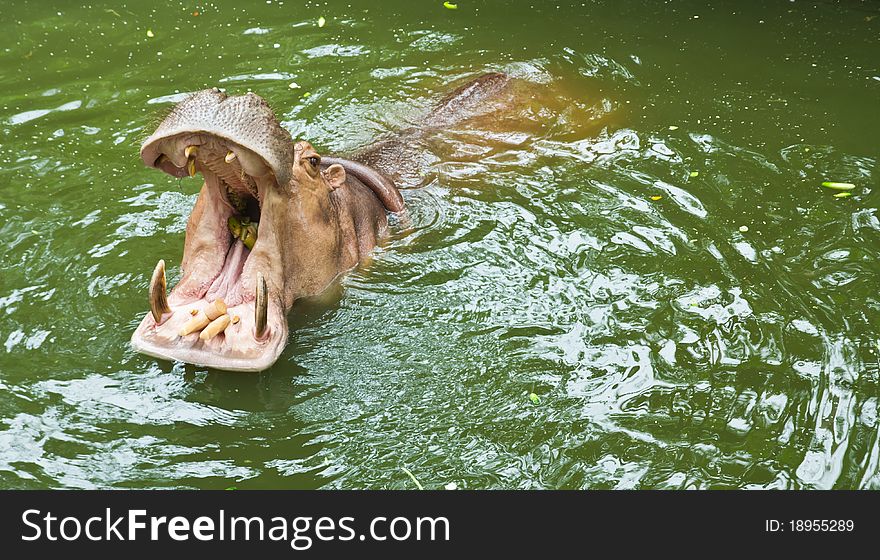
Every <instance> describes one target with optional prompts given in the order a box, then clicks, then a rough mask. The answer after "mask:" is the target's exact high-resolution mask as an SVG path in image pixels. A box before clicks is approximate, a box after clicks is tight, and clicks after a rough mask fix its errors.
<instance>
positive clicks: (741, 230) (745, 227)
mask: <svg viewBox="0 0 880 560" xmlns="http://www.w3.org/2000/svg"><path fill="white" fill-rule="evenodd" d="M739 231H740V232H742V233H746V232H747V231H749V226H739Z"/></svg>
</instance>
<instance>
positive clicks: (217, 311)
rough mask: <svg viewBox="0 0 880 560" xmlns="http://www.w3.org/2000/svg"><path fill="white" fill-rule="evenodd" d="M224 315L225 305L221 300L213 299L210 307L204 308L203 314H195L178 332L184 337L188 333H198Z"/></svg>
mask: <svg viewBox="0 0 880 560" xmlns="http://www.w3.org/2000/svg"><path fill="white" fill-rule="evenodd" d="M225 314H226V303H225V302H224V301H223V299H222V298H217V299H215V300H214V301H213V302H212V303H211V305H209V306H208V307H206V308H205V310H204V311H203V312H200V313H198V314H196V315H195V316H194V317H193V318H192V319H190V320H189V321H187V322H186V323H185V324H184V325H183V326H182V327H181V328H180V331H178V333H177V334H179V335H180V336H186V335H188V334H190V333H194V332H196V331H200V330H202V329H204V328H205V327H207V326H208V323H210V322H211V321H213V320H214V319H216V318H217V317H220V316H221V315H225Z"/></svg>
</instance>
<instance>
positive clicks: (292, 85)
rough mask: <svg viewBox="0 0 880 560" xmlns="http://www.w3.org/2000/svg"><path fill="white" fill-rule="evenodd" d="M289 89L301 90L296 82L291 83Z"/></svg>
mask: <svg viewBox="0 0 880 560" xmlns="http://www.w3.org/2000/svg"><path fill="white" fill-rule="evenodd" d="M287 87H289V88H290V89H299V88H300V85H299V84H298V83H296V82H290V83H289V84H288V85H287Z"/></svg>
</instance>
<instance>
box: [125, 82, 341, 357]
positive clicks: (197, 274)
mask: <svg viewBox="0 0 880 560" xmlns="http://www.w3.org/2000/svg"><path fill="white" fill-rule="evenodd" d="M141 157H142V159H143V161H144V163H145V164H146V165H148V166H151V167H155V168H157V169H159V170H161V171H164V172H166V173H168V174H170V175H172V176H174V177H187V176H193V175H195V174H196V173H201V174H202V175H203V176H204V179H205V182H204V185H203V186H202V189H201V192H200V193H199V197H198V200H197V201H196V204H195V207H194V208H193V211H192V214H191V215H190V217H189V221H188V223H187V227H186V241H185V245H184V252H183V260H182V262H181V268H182V269H183V276H182V278H181V279H180V282H179V283H178V284H177V286H175V288H174V289H173V290H172V291H171V293H170V294H168V295H166V293H165V265H164V262H163V261H160V262H159V264H158V265H157V266H156V268H155V270H154V273H153V277H152V280H151V283H150V308H151V310H150V313H148V314H147V315H146V316H145V317H144V319H143V321H142V322H141V324H140V325H139V326H138V328H137V329H136V331H135V333H134V335H133V336H132V344H133V346H134V347H135V349H137V350H138V351H140V352H143V353H145V354H149V355H152V356H156V357H159V358H164V359H171V360H180V361H184V362H189V363H193V364H198V365H203V366H208V367H214V368H218V369H224V370H233V371H236V370H237V371H260V370H263V369H266V368H268V367H269V366H270V365H272V364H273V363H274V362H275V361H276V360H277V358H278V356H279V355H280V353H281V351H282V350H283V348H284V346H285V344H286V342H287V334H288V332H287V317H286V316H287V311H288V310H289V309H290V308H291V306H292V305H293V302H294V300H295V299H297V298H298V297H301V296H303V295H311V294H314V293H318V292H320V291H321V290H322V289H323V287H325V286H326V285H327V284H328V283H329V282H330V281H332V279H333V278H334V277H335V276H336V275H337V274H338V273H339V270H340V265H339V261H340V256H339V255H340V252H341V251H343V250H344V247H342V245H341V242H340V235H339V231H338V224H337V223H336V222H337V221H338V220H336V218H335V216H336V210H335V208H334V206H335V205H334V202H333V200H331V199H332V197H331V193H332V191H333V190H334V189H336V188H338V187H339V186H341V185H343V184H344V183H345V181H346V172H345V169H344V168H343V167H342V166H341V165H339V164H333V165H329V166H327V165H326V163H325V164H323V165H322V162H321V157H320V156H319V155H318V154H317V153H316V152H315V150H314V149H313V148H312V147H311V146H310V145H309V144H308V143H307V142H298V143H296V144H294V143H293V141H292V138H291V136H290V134H289V133H288V132H287V131H286V130H284V129H283V128H282V127H281V125H280V124H279V122H278V120H277V119H276V118H275V115H274V113H273V112H272V110H271V109H270V108H269V106H268V105H267V104H266V102H265V101H264V100H263V99H262V98H260V97H259V96H257V95H255V94H251V93H249V94H247V95H241V96H227V95H226V94H224V93H222V92H221V91H219V90H218V89H211V90H205V91H201V92H198V93H196V94H193V95H191V96H189V97H188V98H186V99H185V100H183V101H181V102H180V103H179V104H178V105H177V106H176V107H174V109H173V110H172V111H171V112H170V114H169V115H168V116H167V117H166V118H165V119H164V120H163V121H162V122H161V124H160V125H159V127H158V128H157V129H156V131H155V132H154V133H153V134H152V135H151V136H150V137H149V138H147V140H146V141H145V142H144V143H143V145H142V147H141ZM349 266H350V265H349Z"/></svg>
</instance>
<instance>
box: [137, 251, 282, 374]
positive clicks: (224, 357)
mask: <svg viewBox="0 0 880 560" xmlns="http://www.w3.org/2000/svg"><path fill="white" fill-rule="evenodd" d="M250 254H251V253H250V251H248V250H247V249H246V248H245V247H244V245H243V244H242V242H241V241H237V240H233V241H232V243H231V245H230V247H229V249H228V251H227V254H226V257H225V260H224V262H223V266H222V268H221V271H220V273H219V275H218V276H217V277H216V278H215V279H214V280H213V281H212V282H211V283H210V285H209V286H208V288H207V289H204V288H203V289H202V290H199V292H197V293H195V294H193V293H189V294H187V292H188V290H186V289H184V290H180V289H179V288H181V287H180V286H178V287H177V288H175V290H173V291H172V292H171V294H170V296H169V298H168V304H169V307H170V313H165V314H163V315H162V318H161V320H160V321H159V322H158V323H157V322H156V320H155V318H154V316H153V314H152V313H147V314H146V316H145V317H144V319H143V320H142V321H141V323H140V325H139V326H138V328H137V329H136V330H135V332H134V334H133V335H132V338H131V344H132V346H133V347H134V349H135V350H137V351H138V352H141V353H143V354H147V355H149V356H153V357H156V358H160V359H165V360H172V361H181V362H186V363H190V364H194V365H198V366H205V367H210V368H215V369H222V370H228V371H251V372H255V371H262V370H265V369H268V368H269V367H270V366H272V364H274V363H275V361H276V360H277V359H278V357H279V355H280V354H281V352H282V350H283V349H284V346H285V344H286V342H287V320H286V317H285V313H284V311H283V310H282V309H281V308H280V306H279V304H278V303H277V300H271V299H270V301H269V302H268V310H267V316H266V320H267V328H266V330H265V332H263V333H262V335H261V336H259V337H258V336H257V334H256V328H255V325H256V314H255V309H256V302H255V293H254V291H253V290H251V291H250V292H249V293H245V291H244V289H243V286H242V272H243V269H244V268H245V264H246V263H247V260H248V258H249V257H250ZM217 299H223V300H224V303H225V304H226V306H227V309H226V315H228V317H229V318H230V323H229V324H228V325H227V326H226V328H225V329H224V330H223V331H221V332H219V333H218V334H216V335H215V336H213V337H211V338H202V337H200V334H201V331H202V328H199V329H198V330H195V331H194V332H191V333H189V334H186V335H181V334H180V333H181V331H182V329H183V327H184V325H186V324H187V323H188V322H190V321H191V320H192V319H193V317H194V316H203V314H204V313H205V310H206V309H207V308H209V307H211V308H212V310H213V304H214V302H215V300H217ZM202 327H204V325H202Z"/></svg>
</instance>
